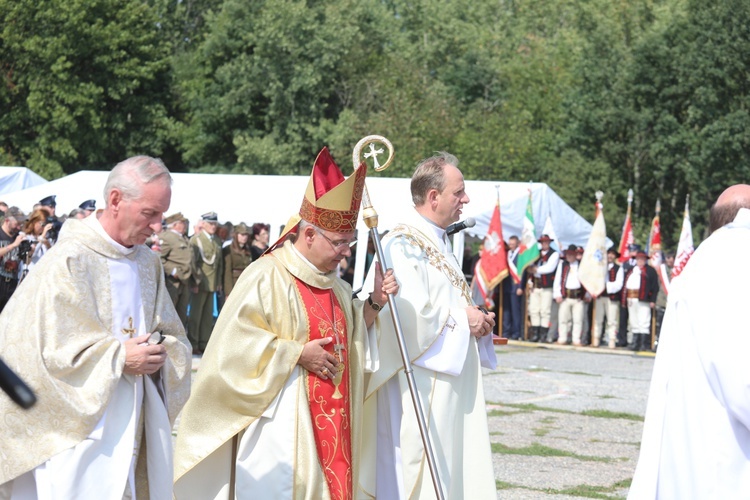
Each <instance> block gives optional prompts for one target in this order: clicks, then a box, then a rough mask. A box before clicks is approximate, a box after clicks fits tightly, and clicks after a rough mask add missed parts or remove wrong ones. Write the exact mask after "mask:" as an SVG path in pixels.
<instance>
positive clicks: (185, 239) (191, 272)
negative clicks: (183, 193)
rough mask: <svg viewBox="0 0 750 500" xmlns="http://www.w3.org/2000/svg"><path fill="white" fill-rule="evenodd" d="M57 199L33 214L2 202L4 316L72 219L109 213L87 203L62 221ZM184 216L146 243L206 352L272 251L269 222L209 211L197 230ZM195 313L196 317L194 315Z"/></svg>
mask: <svg viewBox="0 0 750 500" xmlns="http://www.w3.org/2000/svg"><path fill="white" fill-rule="evenodd" d="M56 208H57V207H56V196H55V195H51V196H47V197H45V198H44V199H42V200H40V201H39V203H37V204H36V205H34V207H32V209H31V211H30V212H29V213H28V215H27V214H26V213H24V212H23V210H21V209H20V208H19V207H8V205H7V204H6V203H5V202H2V201H0V219H1V220H2V223H0V276H1V278H0V312H2V309H3V307H4V306H5V304H6V303H7V301H8V300H9V299H10V297H11V296H12V295H13V292H14V291H15V289H16V288H17V286H18V284H19V283H20V282H22V281H23V280H24V279H25V278H26V276H27V275H28V274H29V272H31V270H32V269H33V268H34V266H35V265H36V264H37V263H38V262H39V260H40V259H41V258H42V257H43V256H44V255H45V254H46V252H47V251H48V250H49V249H50V248H51V247H52V246H53V245H54V244H55V242H56V241H57V239H58V237H59V233H60V231H61V230H62V229H63V227H64V226H63V223H64V222H65V221H66V220H67V219H85V218H86V217H88V216H89V215H91V214H92V213H94V212H96V217H97V218H99V217H100V216H101V215H102V214H103V213H104V210H103V209H99V210H97V209H96V201H95V200H86V201H84V202H82V203H81V204H80V206H79V207H78V208H76V209H74V210H73V211H71V212H70V213H69V214H66V215H63V216H61V217H58V216H57V214H56ZM189 229H190V223H189V221H188V219H186V218H185V217H184V216H183V215H182V213H180V212H177V213H174V214H171V215H168V216H166V217H165V218H164V220H163V221H162V224H161V226H160V227H158V228H157V229H156V231H154V232H153V234H152V235H151V236H150V237H149V238H147V239H146V241H145V244H146V245H147V246H149V247H150V248H151V250H153V251H154V252H156V253H158V254H159V255H160V257H161V262H162V266H163V267H164V273H165V279H166V285H167V291H168V292H169V296H170V298H171V299H172V302H173V304H174V306H175V309H176V310H177V314H178V315H179V317H180V319H181V320H182V322H183V325H184V327H185V329H186V330H187V332H188V338H189V339H190V342H191V345H192V346H193V354H202V353H203V351H204V350H205V348H206V345H207V344H208V339H209V338H210V336H211V331H212V330H213V326H214V322H215V320H216V313H217V312H218V310H219V309H220V308H221V306H222V304H223V302H224V300H225V299H226V297H227V296H228V295H229V294H230V293H231V291H232V289H233V288H234V285H235V283H236V282H237V279H238V278H239V277H240V275H241V274H242V272H243V271H244V270H245V268H246V267H247V266H249V265H250V263H251V262H253V261H254V260H257V259H258V258H259V257H260V256H261V255H262V254H263V252H265V250H266V249H267V248H268V238H269V231H270V226H269V224H266V223H262V222H258V223H255V224H253V225H252V226H247V225H246V224H245V223H244V222H240V223H239V224H237V225H236V226H235V225H234V224H232V223H231V222H225V223H223V224H219V220H218V216H217V215H216V213H214V212H209V213H206V214H204V215H203V216H201V219H200V220H199V221H198V222H197V223H196V224H195V225H194V226H193V228H192V233H189ZM189 312H190V313H189Z"/></svg>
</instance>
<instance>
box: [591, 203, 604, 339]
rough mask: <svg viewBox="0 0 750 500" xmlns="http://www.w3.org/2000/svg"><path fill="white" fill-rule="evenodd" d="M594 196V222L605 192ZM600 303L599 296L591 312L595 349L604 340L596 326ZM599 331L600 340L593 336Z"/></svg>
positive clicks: (601, 206)
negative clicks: (597, 308) (598, 304)
mask: <svg viewBox="0 0 750 500" xmlns="http://www.w3.org/2000/svg"><path fill="white" fill-rule="evenodd" d="M594 196H596V203H594V207H595V208H594V220H596V218H597V217H599V212H600V211H601V210H602V208H603V205H602V196H604V192H602V191H597V192H596V193H594ZM604 293H605V294H606V288H605V290H604ZM598 302H599V296H598V295H597V297H596V298H595V299H594V304H593V306H594V310H593V311H591V328H592V329H593V330H592V331H591V335H592V338H591V343H592V344H593V343H594V342H596V345H595V346H594V347H599V344H600V343H601V338H602V331H600V330H599V325H597V324H596V321H597V319H596V304H597V303H598ZM602 330H603V329H602ZM597 331H598V332H599V338H596V337H594V336H593V334H594V332H597Z"/></svg>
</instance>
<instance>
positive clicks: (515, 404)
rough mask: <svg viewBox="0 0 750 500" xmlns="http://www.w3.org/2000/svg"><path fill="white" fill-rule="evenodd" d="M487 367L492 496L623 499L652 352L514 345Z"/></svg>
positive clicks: (635, 448)
mask: <svg viewBox="0 0 750 500" xmlns="http://www.w3.org/2000/svg"><path fill="white" fill-rule="evenodd" d="M496 351H497V353H498V367H497V369H496V370H494V371H490V370H485V375H484V389H485V397H486V400H487V412H488V416H489V427H490V440H491V441H492V449H493V461H494V465H495V478H496V480H497V485H498V498H502V499H552V498H554V499H558V500H561V499H566V498H624V497H625V496H627V492H628V486H629V485H630V481H631V479H632V477H633V472H634V471H635V465H636V462H637V459H638V449H639V443H640V440H641V432H642V428H643V415H644V413H645V409H646V400H647V396H648V386H649V381H650V378H651V370H652V367H653V355H648V354H643V355H634V354H633V353H631V352H629V351H624V350H619V349H617V350H609V349H606V348H600V349H594V348H572V347H567V346H565V347H564V346H549V345H536V344H531V343H522V342H511V343H510V344H509V345H507V346H501V347H498V348H497V349H496Z"/></svg>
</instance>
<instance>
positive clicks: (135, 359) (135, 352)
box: [123, 333, 167, 375]
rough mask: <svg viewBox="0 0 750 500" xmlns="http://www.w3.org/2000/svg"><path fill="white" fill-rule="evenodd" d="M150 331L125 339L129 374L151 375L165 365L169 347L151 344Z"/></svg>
mask: <svg viewBox="0 0 750 500" xmlns="http://www.w3.org/2000/svg"><path fill="white" fill-rule="evenodd" d="M150 336H151V334H150V333H144V334H143V335H140V336H138V337H133V338H132V339H128V340H126V341H125V368H123V372H125V373H127V374H128V375H151V374H152V373H156V372H157V371H159V369H160V368H161V367H162V366H164V362H165V361H166V360H167V349H166V348H165V347H164V346H163V345H161V344H158V345H149V344H148V338H149V337H150Z"/></svg>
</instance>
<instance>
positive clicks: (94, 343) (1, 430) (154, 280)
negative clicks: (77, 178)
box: [0, 220, 192, 498]
mask: <svg viewBox="0 0 750 500" xmlns="http://www.w3.org/2000/svg"><path fill="white" fill-rule="evenodd" d="M108 259H132V260H135V261H136V262H137V264H138V269H139V274H140V275H139V279H140V290H141V298H142V303H143V315H144V317H143V319H144V322H145V326H146V328H147V330H148V331H149V332H153V331H161V332H162V333H163V334H164V335H165V336H166V339H165V341H164V346H165V347H166V349H167V353H168V357H167V362H166V363H165V365H164V367H163V368H162V370H160V372H159V376H160V377H161V379H162V381H163V383H164V387H165V394H166V401H167V405H166V406H167V413H168V416H169V422H170V423H171V424H172V425H173V424H174V421H175V419H176V418H177V415H178V413H179V412H180V410H181V408H182V406H183V404H184V403H185V401H186V400H187V397H188V395H189V392H190V367H191V361H192V360H191V357H190V354H189V347H188V343H187V339H186V338H185V331H184V329H183V327H182V323H181V322H180V319H179V317H178V316H177V313H176V312H175V309H174V307H173V306H172V301H171V300H170V298H169V295H168V294H167V291H166V288H165V287H164V271H163V270H162V266H161V262H160V260H159V256H158V255H157V254H155V253H154V252H153V251H151V250H150V249H149V248H147V247H146V246H144V245H140V246H139V247H138V248H136V250H135V251H134V252H132V253H130V254H128V255H127V256H126V255H124V254H122V253H120V252H119V251H118V250H117V249H115V248H114V247H113V246H112V245H111V244H110V243H108V242H107V241H105V240H104V238H103V237H101V236H100V235H99V234H97V233H96V231H95V230H94V229H93V228H91V227H89V226H88V225H87V224H85V223H84V222H81V221H79V220H69V221H67V222H66V223H65V225H64V227H63V230H62V231H61V232H60V239H59V241H58V242H57V243H56V244H55V246H54V247H52V249H50V250H49V252H48V253H47V255H45V257H44V259H41V260H40V261H39V263H38V264H37V267H36V268H35V269H34V272H33V273H30V274H29V275H28V277H27V278H26V279H25V280H24V282H23V283H22V285H21V286H20V287H19V288H18V290H17V291H16V292H15V294H14V295H13V297H12V298H11V300H10V301H9V302H8V304H7V306H6V307H5V310H4V311H3V314H2V315H0V352H2V356H3V359H4V361H5V362H6V363H8V364H9V365H10V366H11V368H13V369H14V370H15V371H17V372H18V374H19V375H20V376H21V377H22V378H23V379H24V380H25V381H26V383H27V384H28V385H29V386H30V387H31V389H32V390H33V391H34V392H35V394H36V396H37V399H38V400H37V403H36V405H35V406H34V407H33V408H32V409H31V410H28V411H25V410H22V409H21V408H20V407H17V406H15V405H14V403H13V402H12V401H10V399H8V398H0V415H1V416H2V418H0V484H2V483H6V482H7V481H10V480H12V479H14V478H16V477H18V476H20V475H21V474H23V473H25V472H27V471H30V470H32V469H34V468H35V467H37V466H38V465H40V464H42V463H44V462H46V461H47V460H48V459H49V458H50V457H52V456H54V455H56V454H58V453H60V452H61V451H64V450H67V449H69V448H71V447H73V446H75V445H76V444H78V443H80V442H81V441H82V440H84V439H85V438H86V437H87V436H89V435H90V434H91V432H92V430H93V429H94V427H95V426H96V424H97V423H98V422H99V421H100V420H101V418H102V415H103V414H104V411H105V410H106V408H107V405H108V402H109V400H110V398H111V396H112V394H113V391H114V390H115V387H116V386H117V384H118V381H119V379H120V378H121V376H122V375H123V372H122V370H123V367H124V364H125V348H124V346H123V344H122V343H121V342H120V341H119V340H118V339H117V338H115V337H114V336H113V334H112V322H113V309H112V306H113V304H112V300H113V295H114V294H115V292H116V291H113V290H111V287H110V277H109V267H108ZM144 404H146V403H144ZM149 411H150V410H149V409H148V408H143V413H142V415H143V414H148V412H149ZM140 425H141V429H142V428H143V418H141V420H140ZM142 435H143V432H142V431H139V432H137V436H138V437H139V439H138V442H137V443H136V449H137V450H139V456H138V457H139V458H138V465H137V471H136V474H137V482H138V490H139V491H138V498H148V485H147V480H146V477H145V476H144V474H146V471H144V469H143V467H144V464H145V440H142V439H140V437H141V436H142ZM141 487H144V488H145V490H144V491H141ZM1 494H2V487H0V496H1Z"/></svg>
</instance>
